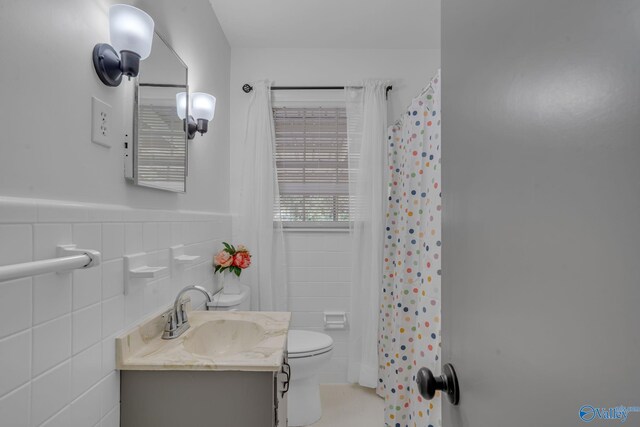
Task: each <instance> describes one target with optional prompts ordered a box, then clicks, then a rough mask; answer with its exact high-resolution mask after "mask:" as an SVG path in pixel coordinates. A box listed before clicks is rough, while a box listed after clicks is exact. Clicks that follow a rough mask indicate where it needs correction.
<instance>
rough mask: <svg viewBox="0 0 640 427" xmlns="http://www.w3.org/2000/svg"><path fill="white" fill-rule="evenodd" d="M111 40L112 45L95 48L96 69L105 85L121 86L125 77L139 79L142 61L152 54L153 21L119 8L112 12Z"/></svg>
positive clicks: (131, 9)
mask: <svg viewBox="0 0 640 427" xmlns="http://www.w3.org/2000/svg"><path fill="white" fill-rule="evenodd" d="M109 38H110V39H111V45H109V44H107V43H99V44H97V45H95V47H94V48H93V66H94V68H95V69H96V73H97V74H98V77H100V80H102V83H104V84H105V85H107V86H118V85H119V84H120V82H121V81H122V75H123V74H124V75H125V76H127V77H129V78H131V77H136V76H137V75H138V72H139V70H140V61H141V60H143V59H146V58H147V57H148V56H149V54H150V53H151V43H152V42H153V19H152V18H151V17H150V16H149V15H147V13H146V12H144V11H142V10H140V9H138V8H135V7H133V6H129V5H126V4H115V5H113V6H111V7H110V8H109Z"/></svg>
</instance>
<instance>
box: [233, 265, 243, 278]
mask: <svg viewBox="0 0 640 427" xmlns="http://www.w3.org/2000/svg"><path fill="white" fill-rule="evenodd" d="M233 268H234V269H235V271H234V273H236V276H238V277H240V273H242V270H241V269H240V267H233Z"/></svg>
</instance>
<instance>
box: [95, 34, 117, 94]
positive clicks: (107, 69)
mask: <svg viewBox="0 0 640 427" xmlns="http://www.w3.org/2000/svg"><path fill="white" fill-rule="evenodd" d="M93 67H94V68H95V69H96V74H98V77H100V80H101V81H102V83H104V84H105V85H107V86H112V87H115V86H119V85H120V82H121V81H122V71H121V70H120V58H119V57H118V53H117V52H116V51H115V49H114V48H112V47H111V46H110V45H108V44H106V43H99V44H97V45H95V47H94V48H93Z"/></svg>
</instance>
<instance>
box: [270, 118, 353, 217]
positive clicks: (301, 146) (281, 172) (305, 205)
mask: <svg viewBox="0 0 640 427" xmlns="http://www.w3.org/2000/svg"><path fill="white" fill-rule="evenodd" d="M273 119H274V124H275V134H276V154H275V155H276V167H277V170H278V184H279V186H280V215H281V219H282V221H283V224H284V226H285V227H296V226H298V227H300V226H302V227H348V224H349V222H348V221H349V170H348V165H349V162H348V154H349V153H348V150H347V113H346V109H345V108H344V107H330V108H324V107H313V108H307V107H275V108H274V109H273ZM275 214H276V215H277V214H278V212H276V213H275Z"/></svg>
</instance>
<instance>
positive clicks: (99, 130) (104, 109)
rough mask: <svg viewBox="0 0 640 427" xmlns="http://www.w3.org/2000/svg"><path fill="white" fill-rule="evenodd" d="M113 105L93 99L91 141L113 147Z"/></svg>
mask: <svg viewBox="0 0 640 427" xmlns="http://www.w3.org/2000/svg"><path fill="white" fill-rule="evenodd" d="M111 118H112V112H111V105H109V104H107V103H106V102H103V101H101V100H99V99H98V98H96V97H95V96H94V97H91V141H93V142H94V143H96V144H99V145H102V146H104V147H111V130H112V126H111V121H112V120H111Z"/></svg>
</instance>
